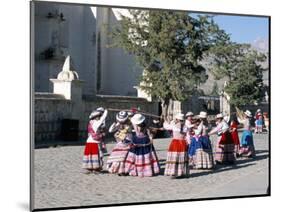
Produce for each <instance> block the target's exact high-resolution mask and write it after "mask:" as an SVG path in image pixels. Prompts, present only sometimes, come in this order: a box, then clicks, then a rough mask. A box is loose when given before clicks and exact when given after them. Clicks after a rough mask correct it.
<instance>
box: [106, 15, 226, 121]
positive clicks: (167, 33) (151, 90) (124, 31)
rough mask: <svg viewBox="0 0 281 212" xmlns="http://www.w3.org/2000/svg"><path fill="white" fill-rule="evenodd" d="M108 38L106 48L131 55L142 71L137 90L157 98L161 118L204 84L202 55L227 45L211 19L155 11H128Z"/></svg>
mask: <svg viewBox="0 0 281 212" xmlns="http://www.w3.org/2000/svg"><path fill="white" fill-rule="evenodd" d="M111 36H112V37H113V43H111V45H110V46H114V47H121V48H123V49H124V50H125V51H127V52H128V53H130V54H133V55H134V56H135V58H136V61H137V62H138V63H139V65H140V66H141V67H143V68H144V69H145V74H143V76H142V78H141V79H140V80H141V82H143V83H142V84H141V88H142V89H143V90H144V91H146V92H147V93H148V94H151V95H152V96H153V97H157V98H159V100H160V101H161V102H162V111H163V115H164V116H167V109H168V104H169V102H170V100H178V101H183V100H185V99H187V98H188V97H189V96H190V95H191V94H192V93H193V92H194V91H195V90H197V88H198V85H200V84H201V83H203V82H205V81H206V80H207V77H208V76H207V74H206V69H205V67H203V65H202V63H201V61H202V60H203V56H204V53H205V52H207V51H208V50H209V49H210V48H211V47H212V46H214V45H224V44H225V43H227V42H229V36H228V35H227V34H226V33H225V32H224V31H223V30H221V29H220V28H219V27H218V25H217V24H215V23H214V21H213V19H212V17H211V16H206V15H204V16H200V15H199V16H195V15H192V16H191V15H190V14H188V13H187V12H175V11H156V10H151V11H148V10H129V16H121V21H120V26H117V27H116V28H115V29H114V30H113V32H112V33H111Z"/></svg>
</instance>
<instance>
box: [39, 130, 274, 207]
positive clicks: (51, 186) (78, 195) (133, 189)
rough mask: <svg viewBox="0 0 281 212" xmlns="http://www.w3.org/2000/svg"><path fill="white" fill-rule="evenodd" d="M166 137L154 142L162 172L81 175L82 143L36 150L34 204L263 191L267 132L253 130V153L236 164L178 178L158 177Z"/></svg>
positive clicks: (213, 139) (243, 193)
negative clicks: (151, 175)
mask: <svg viewBox="0 0 281 212" xmlns="http://www.w3.org/2000/svg"><path fill="white" fill-rule="evenodd" d="M170 140H171V139H156V140H155V141H154V145H155V148H156V151H157V154H158V157H159V161H160V165H161V174H160V175H158V176H156V177H148V178H140V177H131V176H122V177H120V176H117V175H112V174H108V173H103V174H89V175H87V174H84V173H83V170H82V169H81V165H82V163H81V161H82V156H83V149H84V146H60V147H50V148H43V149H36V150H35V153H34V159H35V162H34V167H35V179H34V180H35V191H34V196H35V208H50V207H69V206H87V205H100V204H118V203H133V202H147V201H161V200H162V201H163V200H179V199H197V198H212V197H225V196H241V195H254V194H266V192H267V188H268V181H269V176H268V165H269V164H268V156H269V153H268V134H258V135H254V141H255V147H256V154H257V156H256V157H255V158H254V159H247V158H239V159H238V160H237V163H236V165H232V166H221V165H217V166H216V168H215V170H212V171H208V170H191V176H190V177H189V178H183V179H172V178H170V177H167V176H163V172H164V166H165V160H166V153H167V148H168V145H169V143H170ZM211 140H212V141H215V140H216V138H215V137H212V138H211ZM113 146H114V143H112V144H108V145H107V148H108V150H109V152H110V151H111V149H112V148H113ZM106 159H107V157H105V161H106Z"/></svg>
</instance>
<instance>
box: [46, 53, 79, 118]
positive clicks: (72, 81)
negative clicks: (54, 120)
mask: <svg viewBox="0 0 281 212" xmlns="http://www.w3.org/2000/svg"><path fill="white" fill-rule="evenodd" d="M50 81H51V82H52V83H53V93H54V94H61V95H63V96H64V97H65V99H68V100H71V102H72V103H73V107H72V114H71V118H72V119H80V118H81V115H82V114H83V113H82V112H83V108H82V107H83V104H82V85H83V83H84V81H82V80H79V76H78V74H77V72H76V71H75V70H74V68H73V64H72V60H71V57H70V56H67V58H66V60H65V62H64V65H63V68H62V71H61V72H60V73H59V74H58V76H57V79H50Z"/></svg>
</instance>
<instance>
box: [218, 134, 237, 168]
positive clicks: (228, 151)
mask: <svg viewBox="0 0 281 212" xmlns="http://www.w3.org/2000/svg"><path fill="white" fill-rule="evenodd" d="M215 160H216V161H217V162H219V163H234V162H235V161H236V156H235V145H234V143H233V140H232V137H231V134H230V133H229V132H226V133H223V134H222V135H221V136H219V138H218V142H217V145H216V156H215Z"/></svg>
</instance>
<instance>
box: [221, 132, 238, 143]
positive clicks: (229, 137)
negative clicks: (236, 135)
mask: <svg viewBox="0 0 281 212" xmlns="http://www.w3.org/2000/svg"><path fill="white" fill-rule="evenodd" d="M219 144H234V141H233V138H232V135H231V134H230V132H225V133H223V134H222V135H221V139H220V141H219Z"/></svg>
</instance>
